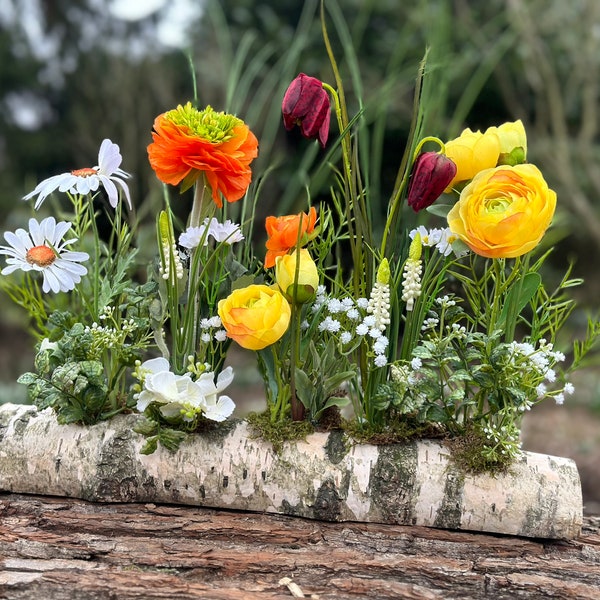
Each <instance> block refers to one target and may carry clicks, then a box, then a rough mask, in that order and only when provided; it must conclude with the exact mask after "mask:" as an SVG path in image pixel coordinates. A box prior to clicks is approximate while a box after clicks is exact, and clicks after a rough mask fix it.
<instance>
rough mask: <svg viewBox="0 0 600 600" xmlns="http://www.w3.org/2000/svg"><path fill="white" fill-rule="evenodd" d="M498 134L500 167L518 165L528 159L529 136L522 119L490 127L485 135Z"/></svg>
mask: <svg viewBox="0 0 600 600" xmlns="http://www.w3.org/2000/svg"><path fill="white" fill-rule="evenodd" d="M491 133H493V134H496V135H497V136H498V141H499V142H500V156H499V158H498V165H513V166H514V165H518V164H521V163H524V162H525V160H526V159H527V134H526V133H525V127H523V122H522V121H521V119H519V120H518V121H509V122H508V123H503V124H502V125H500V126H499V127H489V128H488V129H487V130H486V132H485V134H484V135H489V134H491Z"/></svg>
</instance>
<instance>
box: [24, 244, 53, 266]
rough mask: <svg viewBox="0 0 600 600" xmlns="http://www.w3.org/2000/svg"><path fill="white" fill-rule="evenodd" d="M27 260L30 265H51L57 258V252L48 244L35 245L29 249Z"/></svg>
mask: <svg viewBox="0 0 600 600" xmlns="http://www.w3.org/2000/svg"><path fill="white" fill-rule="evenodd" d="M25 260H26V261H27V262H28V263H29V264H30V265H37V266H38V267H49V266H50V265H51V264H52V263H53V262H54V261H55V260H56V252H54V250H52V248H48V246H34V247H33V248H30V249H29V250H27V254H26V255H25Z"/></svg>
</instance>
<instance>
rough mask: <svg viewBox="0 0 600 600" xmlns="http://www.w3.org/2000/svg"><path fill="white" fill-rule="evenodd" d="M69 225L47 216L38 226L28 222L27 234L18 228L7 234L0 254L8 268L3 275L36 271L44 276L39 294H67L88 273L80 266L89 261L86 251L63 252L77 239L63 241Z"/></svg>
mask: <svg viewBox="0 0 600 600" xmlns="http://www.w3.org/2000/svg"><path fill="white" fill-rule="evenodd" d="M70 228H71V223H67V222H66V221H60V222H59V223H57V222H56V221H55V220H54V217H47V218H45V219H43V220H42V221H41V222H39V223H38V221H37V220H36V219H29V231H25V230H24V229H20V228H19V229H17V230H16V231H15V232H14V233H13V232H12V231H6V232H5V233H4V239H5V240H6V241H7V242H8V244H9V245H8V246H0V254H5V255H6V256H8V258H7V259H6V264H7V266H6V267H4V269H2V275H8V274H10V273H12V272H13V271H16V270H18V269H20V270H21V271H39V272H41V273H42V276H43V284H42V291H43V292H44V293H47V292H50V291H52V292H54V293H57V292H70V291H71V290H73V289H74V288H75V284H77V283H79V282H80V281H81V278H82V277H83V276H84V275H85V274H86V273H87V268H86V267H85V266H83V265H81V264H79V263H81V262H84V261H86V260H88V259H89V258H90V257H89V254H87V253H86V252H73V251H70V250H65V247H66V246H67V245H68V244H71V243H73V242H75V241H77V240H76V239H71V240H64V239H63V238H64V236H65V235H66V233H67V232H68V231H69V229H70Z"/></svg>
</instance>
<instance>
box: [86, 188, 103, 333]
mask: <svg viewBox="0 0 600 600" xmlns="http://www.w3.org/2000/svg"><path fill="white" fill-rule="evenodd" d="M87 206H88V212H89V222H90V224H91V227H92V232H93V234H94V261H93V263H94V264H93V275H92V288H93V305H92V318H93V320H94V321H96V322H97V321H98V318H99V316H100V313H99V310H100V307H99V306H98V305H99V299H100V298H99V297H100V255H101V252H100V235H99V233H98V223H96V215H95V211H94V202H93V198H89V199H88V202H87Z"/></svg>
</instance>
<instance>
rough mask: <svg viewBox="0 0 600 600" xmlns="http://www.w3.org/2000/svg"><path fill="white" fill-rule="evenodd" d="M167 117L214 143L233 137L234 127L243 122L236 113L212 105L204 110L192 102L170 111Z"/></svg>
mask: <svg viewBox="0 0 600 600" xmlns="http://www.w3.org/2000/svg"><path fill="white" fill-rule="evenodd" d="M165 118H166V119H167V120H168V121H171V123H174V124H175V125H179V126H181V127H187V128H188V129H190V130H191V131H192V132H193V133H194V134H195V135H197V136H198V137H201V138H203V139H205V140H207V141H209V142H211V143H213V144H221V143H223V142H226V141H227V140H229V139H231V138H232V137H233V129H234V127H237V126H238V125H241V124H242V123H243V121H242V120H241V119H238V118H237V117H235V116H234V115H229V114H227V113H224V112H217V111H215V110H213V109H212V108H211V107H210V106H207V107H206V108H205V109H204V110H196V109H195V108H194V107H193V106H192V103H191V102H188V103H187V104H186V105H185V106H178V107H177V108H176V109H174V110H170V111H168V112H167V113H166V114H165Z"/></svg>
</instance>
